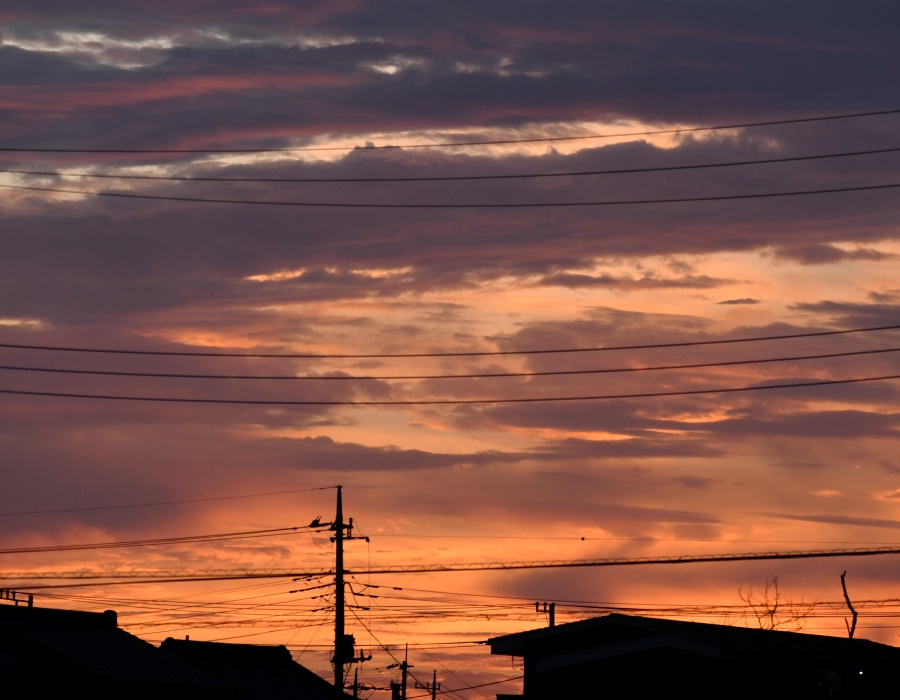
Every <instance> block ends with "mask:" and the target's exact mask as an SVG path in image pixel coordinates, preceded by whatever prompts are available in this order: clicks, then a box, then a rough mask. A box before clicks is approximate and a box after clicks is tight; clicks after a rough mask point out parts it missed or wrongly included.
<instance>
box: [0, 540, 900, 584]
mask: <svg viewBox="0 0 900 700" xmlns="http://www.w3.org/2000/svg"><path fill="white" fill-rule="evenodd" d="M884 554H900V547H866V548H856V549H813V550H796V551H786V552H743V553H737V554H683V555H678V556H661V557H635V558H614V559H572V560H563V559H557V560H549V561H517V562H480V563H469V564H453V563H450V564H425V565H422V564H412V565H395V566H368V567H364V568H353V569H352V573H354V574H357V575H368V574H372V575H376V574H421V573H438V572H449V571H496V570H500V571H503V570H520V569H560V568H576V567H581V568H590V567H610V566H642V565H659V564H702V563H719V562H731V561H767V560H777V559H823V558H829V557H868V556H878V555H884ZM334 575H335V572H334V570H333V569H329V570H321V569H320V570H315V571H298V570H296V569H241V568H236V569H168V570H147V569H135V570H130V571H98V570H91V569H80V570H77V571H35V572H0V581H32V580H34V581H39V580H47V579H58V580H83V581H88V580H95V581H101V580H106V579H136V580H137V579H147V580H152V581H158V580H160V579H168V580H180V581H201V580H203V581H208V580H219V579H251V578H289V577H290V578H298V577H308V578H315V577H319V576H334Z"/></svg>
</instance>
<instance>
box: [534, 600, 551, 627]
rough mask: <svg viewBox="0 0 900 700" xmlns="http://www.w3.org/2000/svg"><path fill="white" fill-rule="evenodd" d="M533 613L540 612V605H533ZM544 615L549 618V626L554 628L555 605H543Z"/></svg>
mask: <svg viewBox="0 0 900 700" xmlns="http://www.w3.org/2000/svg"><path fill="white" fill-rule="evenodd" d="M534 611H535V612H538V613H539V612H541V604H540V603H535V604H534ZM544 614H545V615H547V617H548V618H549V622H550V626H551V627H555V626H556V603H544Z"/></svg>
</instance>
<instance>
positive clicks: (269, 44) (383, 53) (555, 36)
mask: <svg viewBox="0 0 900 700" xmlns="http://www.w3.org/2000/svg"><path fill="white" fill-rule="evenodd" d="M79 5H80V4H79ZM51 7H52V5H49V4H48V5H47V6H45V7H40V6H38V7H35V6H33V5H28V6H23V7H21V8H15V9H12V8H9V9H7V10H6V16H7V24H8V25H9V27H10V29H9V31H10V36H11V37H15V38H18V37H21V40H22V41H25V40H29V39H31V40H34V39H38V38H42V37H43V38H44V39H45V40H47V38H48V36H49V39H53V40H54V41H56V43H57V44H59V43H62V44H65V41H64V39H63V38H62V37H60V36H56V37H55V39H54V37H53V35H52V30H51V28H52V29H55V30H57V31H68V32H78V31H84V32H94V41H95V43H102V41H98V40H97V39H96V36H97V35H99V36H100V37H101V38H102V37H103V36H108V37H112V38H116V39H120V40H121V41H130V42H137V43H139V42H140V41H141V40H144V39H146V40H149V41H148V42H147V43H148V46H146V47H143V48H141V47H140V46H137V47H132V48H131V49H129V47H127V46H125V47H120V48H117V51H119V52H120V53H123V54H127V53H128V51H129V50H131V51H132V52H133V53H136V54H140V53H146V52H152V54H153V57H154V59H157V58H158V59H159V60H153V61H152V62H149V63H148V65H146V66H143V67H137V68H133V69H130V70H129V75H128V77H127V78H125V77H124V76H123V77H122V78H120V82H118V83H117V84H106V83H104V82H103V81H102V79H101V80H100V82H98V83H97V86H96V89H94V90H91V89H87V90H85V89H84V88H85V86H84V84H83V83H82V82H81V79H80V78H78V79H77V81H76V83H73V84H72V87H73V88H74V87H75V85H76V84H77V85H78V86H79V90H78V92H77V93H76V92H75V91H74V89H73V91H72V93H71V95H69V96H67V95H65V94H64V92H63V91H60V90H64V88H62V86H63V85H64V84H65V80H66V76H67V73H68V74H71V73H72V71H68V72H66V71H62V72H61V73H60V75H59V80H57V81H56V85H57V86H59V87H60V90H57V89H54V90H53V91H52V95H53V101H54V103H55V105H57V106H58V107H63V106H66V105H67V104H70V105H71V106H72V107H75V106H76V105H77V104H78V103H79V100H81V101H82V104H83V106H85V107H87V112H85V111H84V110H78V112H77V113H76V112H71V113H70V114H69V115H68V117H67V121H69V123H70V126H69V128H68V130H67V131H68V133H69V134H70V135H71V134H81V135H82V136H83V137H84V136H87V135H88V133H89V131H88V127H89V121H88V120H90V119H96V118H97V117H98V116H99V113H98V112H96V111H95V110H94V109H93V108H92V107H91V106H90V105H91V103H92V101H93V102H95V103H96V102H97V100H98V99H100V101H101V103H102V102H103V101H104V98H103V97H102V95H103V94H106V93H109V92H110V89H112V90H114V91H115V93H118V94H119V95H120V96H121V100H122V103H123V106H122V108H121V109H120V110H119V112H118V118H116V119H113V120H111V119H110V118H109V117H110V116H111V115H110V113H109V112H107V113H105V114H104V123H105V128H104V129H102V130H95V131H94V137H95V138H96V139H97V140H98V141H99V142H106V143H120V144H121V143H124V142H125V141H126V140H129V139H130V140H132V141H133V142H134V141H139V142H140V143H141V144H143V145H149V143H150V141H149V139H150V138H153V139H155V140H156V141H157V143H156V145H162V143H161V142H166V143H173V142H174V143H183V142H184V141H185V139H186V138H192V139H199V138H202V131H201V129H200V124H201V123H202V122H201V120H200V119H198V117H203V116H210V117H211V116H213V115H214V116H215V117H216V118H215V119H214V120H209V119H206V123H207V125H209V123H210V122H212V123H215V125H216V126H215V129H214V130H213V135H214V133H215V132H218V133H221V134H223V135H224V134H226V133H231V134H232V140H233V139H234V137H235V136H236V135H237V133H239V132H240V131H241V130H246V131H247V138H260V137H262V138H265V136H263V135H262V134H260V133H258V131H257V130H262V131H268V130H271V129H281V130H282V133H284V131H285V130H290V129H291V125H292V124H293V131H294V133H298V134H303V133H309V132H310V131H316V130H318V131H323V130H331V131H360V130H366V129H368V130H371V129H388V128H395V129H396V128H404V127H407V128H408V127H412V126H418V127H422V126H429V125H432V126H443V127H449V126H453V125H456V126H468V125H476V126H485V125H489V124H495V125H515V124H522V123H526V122H530V121H535V120H547V121H560V120H570V119H572V118H573V117H576V118H577V117H583V118H594V117H597V116H615V117H623V118H633V117H637V118H640V119H642V120H645V121H650V122H668V121H672V120H701V121H709V120H713V121H717V120H723V119H726V120H727V119H731V118H734V117H736V116H738V115H739V116H740V117H742V118H746V117H747V116H749V115H750V114H751V113H757V114H764V115H766V116H770V115H771V114H772V113H773V112H780V113H784V112H786V111H792V112H793V111H796V110H797V109H802V110H806V111H819V110H823V109H825V110H827V109H829V108H831V109H834V108H836V107H838V106H840V108H841V109H844V108H845V107H846V106H847V105H848V104H855V105H860V106H870V105H876V106H882V104H883V103H884V102H885V101H886V100H889V99H891V95H890V93H889V91H888V86H889V85H891V84H892V82H893V81H894V80H895V79H896V72H897V69H896V67H895V66H896V65H897V64H898V62H897V61H896V48H895V42H893V41H892V40H891V37H890V36H889V34H888V33H887V32H886V27H890V26H892V23H893V22H895V21H896V20H897V11H896V10H895V9H894V8H893V7H890V6H887V5H885V4H883V3H882V4H878V3H864V4H863V5H862V6H861V7H858V6H854V10H853V14H852V26H854V27H858V31H857V32H846V31H844V29H845V27H846V26H847V22H848V17H847V10H846V8H845V7H843V6H842V5H841V4H839V3H828V4H827V5H826V6H824V7H823V6H816V8H815V11H813V10H812V9H811V8H810V9H803V8H801V7H791V8H789V9H788V8H785V7H784V6H783V5H781V4H777V3H772V4H771V6H770V7H768V8H763V7H761V6H759V5H758V4H756V5H754V6H753V7H752V8H751V7H749V6H743V7H741V8H740V9H736V8H735V7H734V6H730V7H728V8H727V9H726V8H724V7H722V6H719V5H716V4H714V3H698V4H695V5H692V6H690V7H689V8H679V11H678V12H674V11H673V7H672V6H670V5H668V4H666V3H659V4H655V5H654V6H652V7H648V6H641V7H640V8H636V7H635V6H634V5H631V4H628V3H620V2H606V3H581V2H578V3H572V5H571V6H567V7H566V8H554V9H553V10H552V11H549V10H548V8H547V6H546V4H545V3H539V2H538V3H533V4H528V5H527V6H526V7H523V6H522V4H521V3H497V4H496V5H494V4H492V5H491V6H489V7H485V6H480V5H477V4H475V3H470V2H461V3H452V4H448V5H447V6H444V5H441V4H438V5H430V6H429V8H428V11H427V12H423V11H422V8H421V6H420V5H419V4H408V3H404V2H384V3H365V4H363V5H359V4H356V3H353V4H346V5H342V4H334V6H333V7H331V6H329V7H327V8H326V7H322V6H310V7H307V6H304V7H303V8H294V7H291V6H287V5H273V6H271V7H269V6H267V8H266V10H265V11H263V10H262V9H254V8H249V7H246V6H237V5H233V4H231V3H221V2H220V3H213V4H210V3H203V4H202V5H195V4H192V3H179V4H178V6H177V7H173V8H172V10H171V13H168V12H165V13H164V14H159V12H162V11H160V10H159V9H158V8H156V7H155V8H154V11H153V13H151V14H150V15H149V16H148V15H147V12H148V9H147V6H142V5H141V4H138V3H131V4H129V5H128V6H127V7H124V8H117V9H115V10H112V9H110V8H104V10H103V12H100V14H99V16H101V17H106V19H107V21H106V23H103V22H98V21H97V16H98V15H95V14H93V13H96V12H99V10H98V9H93V10H92V9H91V8H90V7H79V8H77V9H75V10H73V9H72V8H70V7H69V6H67V5H63V6H60V7H53V9H52V10H51V9H50V8H51ZM209 12H215V20H214V21H210V19H209V17H210V15H208V14H207V13H209ZM160 17H167V18H168V19H167V20H160ZM647 18H652V20H648V19H647ZM864 37H865V38H864ZM879 37H884V40H883V41H879ZM159 38H163V39H168V40H169V41H170V42H171V43H172V45H171V46H170V47H168V48H166V47H165V46H160V45H159V42H158V41H157V44H156V45H153V41H152V40H158V39H159ZM304 41H306V42H307V43H305V44H304V43H303V42H304ZM292 44H293V45H292ZM298 44H299V47H298ZM55 49H56V50H58V49H59V47H58V46H57V47H55ZM32 50H35V51H39V50H40V48H39V47H32ZM62 50H63V51H65V47H64V46H63V49H62ZM71 53H72V54H73V57H72V61H73V62H79V61H80V62H81V63H82V64H83V63H84V60H85V59H84V55H83V54H84V51H79V50H78V49H77V48H72V49H71ZM113 58H114V56H113ZM391 65H392V66H394V68H391V69H390V70H392V71H393V72H387V71H386V70H382V71H381V72H379V71H378V70H376V69H375V68H373V66H382V67H386V66H391ZM76 72H79V71H76ZM36 74H37V75H43V73H42V72H40V71H38V72H37V73H36ZM223 75H224V76H228V77H229V78H230V79H231V80H230V83H229V82H222V81H217V80H216V78H217V76H223ZM326 75H327V76H329V79H327V80H324V82H323V81H322V80H321V79H322V78H324V77H325V76H326ZM185 76H191V77H192V78H194V79H192V80H188V81H185ZM279 76H293V77H294V80H293V81H284V80H281V79H279ZM314 76H315V77H317V78H319V79H320V80H312V78H313V77H314ZM204 78H206V80H207V82H206V84H205V85H204V80H203V79H204ZM166 82H168V83H169V84H168V85H166ZM104 86H105V87H104ZM326 86H329V87H326ZM44 94H46V93H44ZM198 94H199V95H202V96H204V98H205V99H201V100H199V101H198V100H197V99H196V95H198ZM39 97H40V95H38V94H37V93H36V94H34V95H28V94H22V96H21V100H22V101H21V103H20V104H19V105H18V107H17V108H18V109H21V110H24V111H22V112H20V114H21V116H22V117H23V119H20V120H15V122H14V123H10V124H8V134H9V136H8V138H15V137H16V136H18V138H21V139H27V138H31V139H34V138H39V137H40V131H39V130H36V129H35V128H34V126H33V125H30V124H29V123H28V117H27V115H28V112H29V110H30V109H35V110H38V111H39V110H43V109H47V108H48V107H49V104H44V103H40V102H38V103H35V104H34V105H33V106H32V107H29V102H28V101H29V99H39ZM748 97H752V99H748ZM130 100H136V101H139V102H140V103H146V102H148V101H149V102H153V101H157V102H159V103H160V105H159V110H161V111H158V110H157V109H154V110H149V111H148V110H147V109H146V108H145V107H142V108H141V110H137V109H132V108H130V107H129V106H128V103H129V101H130ZM224 105H227V106H228V109H222V107H223V106H224ZM106 107H108V108H111V107H112V104H107V105H106ZM287 113H289V114H291V115H292V116H291V119H286V118H285V115H286V114H287ZM161 115H163V116H162V119H163V121H164V122H165V123H166V127H167V128H168V129H169V131H168V133H166V132H165V131H163V130H161V129H159V128H158V127H159V120H160V116H161ZM166 115H168V116H166ZM139 123H143V128H135V125H136V124H139ZM272 135H273V136H274V135H275V134H272ZM56 138H59V137H58V136H57V137H56ZM208 138H209V135H207V139H208ZM42 140H44V141H46V140H45V139H42Z"/></svg>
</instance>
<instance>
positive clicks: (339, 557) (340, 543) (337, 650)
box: [313, 486, 372, 691]
mask: <svg viewBox="0 0 900 700" xmlns="http://www.w3.org/2000/svg"><path fill="white" fill-rule="evenodd" d="M313 523H316V524H319V519H318V518H316V519H315V520H314V521H313ZM322 524H324V523H322ZM328 529H329V530H334V537H332V538H331V541H332V542H334V657H333V658H332V662H333V663H334V687H335V688H338V689H339V690H341V691H343V689H344V666H345V665H346V664H350V663H353V662H354V661H368V660H369V659H371V658H372V657H371V656H362V655H360V656H359V657H357V656H355V653H356V650H355V648H354V647H355V645H356V641H355V640H354V639H353V635H352V634H346V633H345V632H344V574H345V573H347V571H346V570H345V569H344V542H346V541H347V540H365V541H366V542H368V541H369V538H368V537H354V536H353V518H350V520H349V522H347V523H346V524H345V523H344V503H343V498H342V496H341V487H340V486H338V487H337V509H336V511H335V515H334V522H333V523H331V525H330V526H329V528H328ZM345 531H346V532H345Z"/></svg>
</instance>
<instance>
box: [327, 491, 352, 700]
mask: <svg viewBox="0 0 900 700" xmlns="http://www.w3.org/2000/svg"><path fill="white" fill-rule="evenodd" d="M332 527H333V528H334V687H335V688H338V689H340V690H343V689H344V659H345V658H346V653H345V652H346V641H345V637H344V504H343V502H342V499H341V487H340V486H338V487H337V512H336V514H335V516H334V523H333V524H332ZM350 656H351V658H352V657H353V653H352V652H351V654H350Z"/></svg>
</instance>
